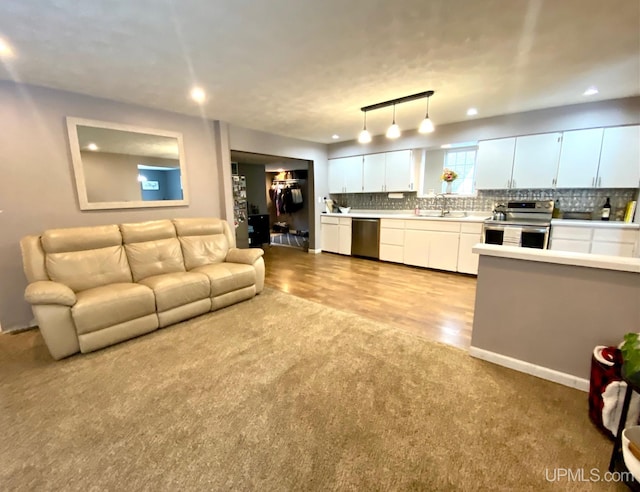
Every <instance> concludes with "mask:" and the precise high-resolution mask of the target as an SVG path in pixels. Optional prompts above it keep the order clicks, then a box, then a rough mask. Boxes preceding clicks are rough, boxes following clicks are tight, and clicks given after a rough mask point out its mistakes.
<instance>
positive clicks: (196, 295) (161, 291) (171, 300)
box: [140, 272, 211, 312]
mask: <svg viewBox="0 0 640 492" xmlns="http://www.w3.org/2000/svg"><path fill="white" fill-rule="evenodd" d="M140 283H141V284H143V285H146V286H147V287H149V288H150V289H152V290H153V293H154V294H155V296H156V307H157V309H158V312H162V311H167V310H169V309H173V308H175V307H178V306H183V305H185V304H189V303H191V302H195V301H199V300H201V299H208V298H209V296H210V293H211V285H210V282H209V278H208V277H207V276H206V275H204V274H202V273H195V272H177V273H165V274H163V275H155V276H153V277H147V278H145V279H144V280H141V281H140Z"/></svg>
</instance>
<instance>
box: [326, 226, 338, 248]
mask: <svg viewBox="0 0 640 492" xmlns="http://www.w3.org/2000/svg"><path fill="white" fill-rule="evenodd" d="M339 238H340V226H339V225H338V224H322V251H328V252H329V253H338V252H339V251H340V239H339Z"/></svg>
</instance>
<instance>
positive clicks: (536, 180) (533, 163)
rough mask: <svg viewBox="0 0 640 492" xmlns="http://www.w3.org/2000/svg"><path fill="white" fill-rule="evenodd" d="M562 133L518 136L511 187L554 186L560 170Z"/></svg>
mask: <svg viewBox="0 0 640 492" xmlns="http://www.w3.org/2000/svg"><path fill="white" fill-rule="evenodd" d="M561 135H562V134H561V133H543V134H540V135H527V136H524V137H518V138H516V150H515V157H514V159H513V174H512V175H511V186H510V187H511V188H553V187H554V186H555V182H556V174H557V172H558V157H559V156H560V140H561V139H560V137H561Z"/></svg>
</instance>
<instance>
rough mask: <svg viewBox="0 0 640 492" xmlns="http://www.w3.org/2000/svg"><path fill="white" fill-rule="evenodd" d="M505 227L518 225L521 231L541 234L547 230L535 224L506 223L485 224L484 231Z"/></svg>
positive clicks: (500, 229)
mask: <svg viewBox="0 0 640 492" xmlns="http://www.w3.org/2000/svg"><path fill="white" fill-rule="evenodd" d="M507 227H519V228H521V229H522V232H539V233H541V234H547V233H548V232H549V228H548V227H535V226H518V225H506V224H500V225H498V224H485V225H484V230H485V231H504V230H505V228H507Z"/></svg>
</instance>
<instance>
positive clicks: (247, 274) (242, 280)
mask: <svg viewBox="0 0 640 492" xmlns="http://www.w3.org/2000/svg"><path fill="white" fill-rule="evenodd" d="M192 271H194V272H199V273H204V274H205V275H206V276H207V277H209V279H210V281H211V297H216V296H219V295H221V294H226V293H227V292H232V291H234V290H238V289H242V288H243V287H249V286H251V285H254V284H255V283H256V270H255V268H253V267H252V266H251V265H243V264H241V263H226V262H225V263H216V264H215V265H205V266H201V267H198V268H194V269H193V270H192Z"/></svg>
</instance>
